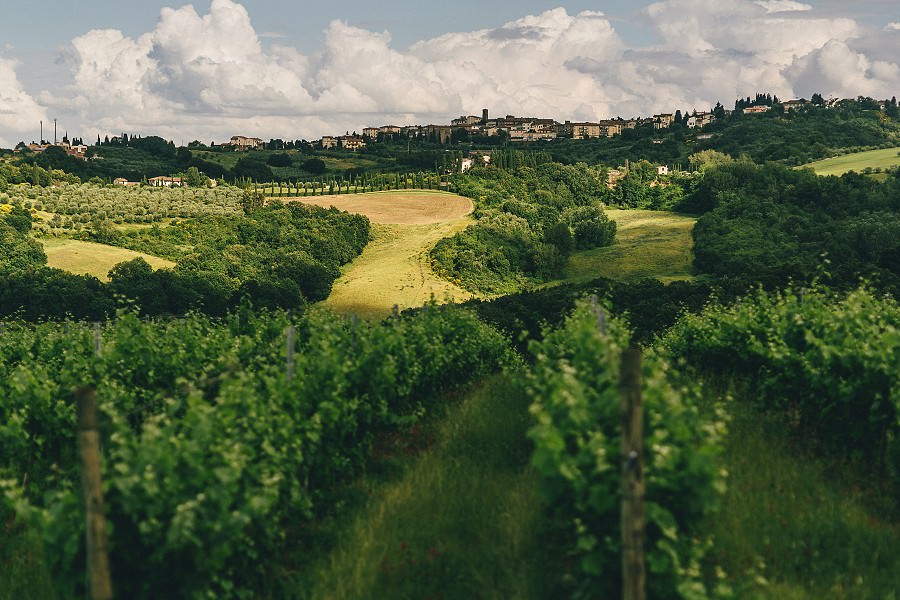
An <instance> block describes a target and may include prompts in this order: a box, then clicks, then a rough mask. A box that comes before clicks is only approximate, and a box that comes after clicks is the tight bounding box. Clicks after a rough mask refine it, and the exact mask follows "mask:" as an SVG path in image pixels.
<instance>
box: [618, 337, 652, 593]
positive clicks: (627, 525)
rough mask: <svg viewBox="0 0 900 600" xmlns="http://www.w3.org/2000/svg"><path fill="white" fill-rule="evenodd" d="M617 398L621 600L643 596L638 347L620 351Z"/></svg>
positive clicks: (641, 437) (641, 434) (642, 473)
mask: <svg viewBox="0 0 900 600" xmlns="http://www.w3.org/2000/svg"><path fill="white" fill-rule="evenodd" d="M619 398H620V407H621V413H622V444H621V451H622V521H621V526H622V597H623V598H624V600H644V598H646V572H645V570H644V440H643V437H644V435H643V434H644V432H643V429H644V427H643V425H644V422H643V407H642V406H641V351H640V349H639V348H628V349H626V350H625V351H624V352H623V353H622V365H621V371H620V373H619Z"/></svg>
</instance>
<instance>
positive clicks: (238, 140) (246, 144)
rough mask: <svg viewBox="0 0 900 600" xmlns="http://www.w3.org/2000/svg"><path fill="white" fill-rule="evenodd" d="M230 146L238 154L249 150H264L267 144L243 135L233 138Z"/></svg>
mask: <svg viewBox="0 0 900 600" xmlns="http://www.w3.org/2000/svg"><path fill="white" fill-rule="evenodd" d="M229 145H230V146H231V147H232V149H234V150H235V151H237V152H242V151H247V150H262V149H263V148H264V147H265V143H264V142H263V141H262V140H261V139H259V138H252V137H245V136H243V135H233V136H231V142H230V143H229Z"/></svg>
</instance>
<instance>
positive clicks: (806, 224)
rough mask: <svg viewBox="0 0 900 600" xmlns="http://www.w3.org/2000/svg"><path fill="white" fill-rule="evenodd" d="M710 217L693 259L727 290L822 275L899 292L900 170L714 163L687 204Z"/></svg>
mask: <svg viewBox="0 0 900 600" xmlns="http://www.w3.org/2000/svg"><path fill="white" fill-rule="evenodd" d="M683 206H684V208H685V209H686V210H689V211H692V212H696V213H703V214H702V216H701V217H700V219H699V220H698V222H697V225H696V226H695V228H694V234H693V235H694V265H695V268H696V269H697V270H698V271H699V272H701V273H705V274H708V275H710V276H713V277H715V278H716V279H717V280H718V281H719V282H721V283H722V284H723V285H725V286H730V287H733V288H735V289H744V288H746V287H748V286H752V285H754V284H757V283H761V284H763V285H764V286H765V287H768V288H777V287H780V286H783V285H785V284H786V283H787V282H788V281H791V280H794V281H808V280H809V279H810V278H811V277H812V276H813V275H814V274H816V273H819V274H820V275H821V276H822V277H824V278H826V279H828V280H829V281H830V282H831V285H832V286H834V287H837V288H841V289H845V288H849V287H853V286H855V285H856V284H857V283H858V280H859V278H860V277H864V278H866V279H868V280H869V281H870V282H871V283H872V285H875V286H876V287H877V288H878V289H881V290H884V291H888V292H891V293H893V294H897V293H898V292H900V170H896V169H895V170H893V171H892V172H890V173H889V174H888V175H887V178H886V179H885V180H884V181H880V180H878V179H874V178H871V177H866V176H864V175H859V174H856V173H847V174H845V175H843V176H841V177H818V176H816V175H815V174H814V173H813V172H812V171H807V170H792V169H788V168H785V167H781V166H777V165H773V164H767V165H756V164H754V163H752V162H750V161H747V160H739V161H730V162H725V163H721V164H718V165H716V166H714V167H711V168H709V169H708V170H707V171H706V172H705V174H704V176H703V178H702V180H701V181H700V182H699V184H698V186H697V189H696V190H695V191H694V192H693V193H691V194H690V195H689V196H688V197H687V198H686V199H685V202H684V205H683Z"/></svg>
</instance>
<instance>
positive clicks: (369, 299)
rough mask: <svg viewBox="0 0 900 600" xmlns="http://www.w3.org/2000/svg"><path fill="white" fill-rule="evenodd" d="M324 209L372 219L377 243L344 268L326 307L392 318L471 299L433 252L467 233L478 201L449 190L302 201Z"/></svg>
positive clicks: (375, 316)
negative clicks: (438, 270) (433, 259)
mask: <svg viewBox="0 0 900 600" xmlns="http://www.w3.org/2000/svg"><path fill="white" fill-rule="evenodd" d="M294 201H303V202H309V203H313V204H318V205H322V206H336V207H337V208H339V209H341V210H347V211H350V212H354V213H358V214H364V215H366V216H367V217H369V219H370V220H371V221H372V223H373V225H372V236H373V240H372V241H371V242H369V244H368V245H367V246H366V248H365V249H364V250H363V252H362V254H361V255H360V256H358V257H357V258H356V259H354V260H353V262H351V263H350V264H349V265H347V266H345V267H344V270H343V274H342V275H341V277H340V278H338V279H337V281H335V282H334V287H333V288H332V291H331V295H330V296H329V297H328V299H327V300H325V301H324V304H325V305H326V306H329V307H331V308H333V309H334V310H337V311H339V312H352V313H356V314H358V315H359V316H361V317H365V318H381V317H384V316H386V315H388V314H390V312H391V309H392V307H393V306H394V305H397V306H398V307H399V308H400V309H404V308H411V307H414V306H421V305H422V304H423V303H424V302H427V301H429V300H431V298H432V297H433V298H435V299H436V300H439V301H442V300H447V301H449V300H454V301H455V300H467V299H469V298H471V297H472V294H471V293H470V292H467V291H465V290H464V289H462V288H461V287H458V286H456V285H454V284H453V283H451V282H449V281H447V280H445V279H442V278H440V277H438V276H437V275H435V274H434V273H433V272H432V270H431V264H430V261H429V259H428V251H429V250H430V249H431V248H432V247H433V246H434V245H435V244H436V243H437V242H438V240H440V239H441V238H444V237H448V236H451V235H453V234H455V233H457V232H459V231H462V230H463V229H465V228H466V227H467V226H468V225H469V224H470V223H471V222H472V219H471V218H470V217H468V216H467V215H468V214H469V213H470V212H471V210H472V202H471V201H470V200H469V199H468V198H462V197H461V196H457V195H455V194H449V193H446V192H430V191H419V190H416V191H400V192H374V193H369V194H359V195H346V196H344V195H341V196H314V197H312V196H311V197H309V198H298V199H295V200H294Z"/></svg>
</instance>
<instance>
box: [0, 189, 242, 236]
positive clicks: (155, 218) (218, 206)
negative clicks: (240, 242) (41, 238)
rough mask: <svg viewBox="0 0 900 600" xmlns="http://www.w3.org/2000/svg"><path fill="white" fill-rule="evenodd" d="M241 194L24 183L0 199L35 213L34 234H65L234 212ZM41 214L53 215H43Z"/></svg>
mask: <svg viewBox="0 0 900 600" xmlns="http://www.w3.org/2000/svg"><path fill="white" fill-rule="evenodd" d="M242 196H243V193H242V191H241V190H240V189H238V188H236V187H232V186H222V187H220V188H217V189H204V188H166V187H149V186H140V187H138V186H128V187H126V186H118V185H117V186H100V185H96V184H80V185H72V184H69V185H65V184H63V185H57V186H54V187H39V186H32V185H27V184H26V185H15V186H9V188H8V189H7V191H6V193H5V194H0V201H5V202H9V203H11V204H14V205H17V206H23V207H25V208H26V209H29V210H30V209H35V210H36V211H39V212H38V215H37V216H38V218H37V219H36V223H35V231H36V232H38V233H40V234H43V235H66V234H73V233H76V232H81V231H83V230H89V229H91V228H96V227H97V226H98V224H102V223H103V222H104V221H108V222H110V223H115V224H123V223H147V224H150V223H159V222H161V221H163V220H164V219H170V218H180V219H186V218H192V217H200V216H207V215H237V214H239V213H240V211H241V198H242ZM40 213H51V214H50V215H48V216H46V218H44V217H43V216H41V214H40Z"/></svg>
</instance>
